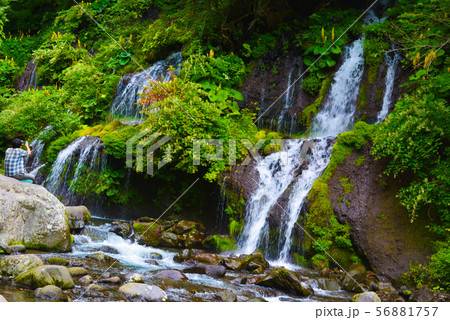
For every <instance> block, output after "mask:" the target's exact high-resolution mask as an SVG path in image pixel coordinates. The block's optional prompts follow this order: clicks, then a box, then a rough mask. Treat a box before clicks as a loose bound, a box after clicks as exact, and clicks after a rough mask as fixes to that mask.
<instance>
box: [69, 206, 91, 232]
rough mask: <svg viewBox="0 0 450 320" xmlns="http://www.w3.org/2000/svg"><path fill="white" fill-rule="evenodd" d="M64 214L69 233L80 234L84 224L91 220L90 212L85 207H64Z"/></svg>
mask: <svg viewBox="0 0 450 320" xmlns="http://www.w3.org/2000/svg"><path fill="white" fill-rule="evenodd" d="M66 213H67V217H68V218H69V226H70V231H71V232H72V233H75V234H79V233H81V231H83V229H84V226H85V225H86V223H87V222H88V221H89V220H91V212H90V211H89V209H88V208H86V207H85V206H77V207H66Z"/></svg>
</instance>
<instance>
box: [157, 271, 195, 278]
mask: <svg viewBox="0 0 450 320" xmlns="http://www.w3.org/2000/svg"><path fill="white" fill-rule="evenodd" d="M154 277H155V278H160V279H170V280H176V281H178V280H187V279H188V278H187V277H186V276H185V275H184V273H183V272H181V271H179V270H163V271H160V272H158V273H157V274H155V275H154Z"/></svg>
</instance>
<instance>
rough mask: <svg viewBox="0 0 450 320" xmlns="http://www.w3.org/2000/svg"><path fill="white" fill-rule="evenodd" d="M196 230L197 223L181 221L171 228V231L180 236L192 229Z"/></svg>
mask: <svg viewBox="0 0 450 320" xmlns="http://www.w3.org/2000/svg"><path fill="white" fill-rule="evenodd" d="M196 228H197V223H195V222H193V221H187V220H181V221H180V222H178V223H177V224H176V225H175V227H174V228H173V231H174V232H175V233H176V234H178V235H180V234H183V233H186V232H189V231H191V230H193V229H196Z"/></svg>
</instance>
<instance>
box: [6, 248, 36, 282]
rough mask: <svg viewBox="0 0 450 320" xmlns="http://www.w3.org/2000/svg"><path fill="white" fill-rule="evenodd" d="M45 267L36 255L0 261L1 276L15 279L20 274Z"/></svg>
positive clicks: (13, 257)
mask: <svg viewBox="0 0 450 320" xmlns="http://www.w3.org/2000/svg"><path fill="white" fill-rule="evenodd" d="M42 265H44V263H43V262H42V260H41V258H39V257H38V256H36V255H34V254H22V255H17V256H8V257H5V258H3V259H1V260H0V276H1V277H5V278H15V277H16V276H18V275H19V274H21V273H23V272H25V271H28V270H31V269H33V268H36V267H39V266H42Z"/></svg>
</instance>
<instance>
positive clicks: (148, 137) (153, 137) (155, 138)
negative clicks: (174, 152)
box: [126, 129, 172, 176]
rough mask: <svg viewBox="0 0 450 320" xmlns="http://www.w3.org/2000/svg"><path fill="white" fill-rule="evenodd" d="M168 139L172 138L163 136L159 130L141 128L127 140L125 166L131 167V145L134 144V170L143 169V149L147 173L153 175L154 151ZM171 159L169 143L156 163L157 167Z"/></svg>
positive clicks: (159, 167)
mask: <svg viewBox="0 0 450 320" xmlns="http://www.w3.org/2000/svg"><path fill="white" fill-rule="evenodd" d="M170 139H172V138H171V137H168V136H164V135H163V134H161V133H159V132H154V133H151V132H150V130H149V129H145V130H142V131H141V132H139V133H138V134H136V135H135V136H133V137H131V138H130V139H128V140H127V143H126V148H127V150H126V154H127V161H126V166H127V167H128V168H132V167H133V148H134V147H133V146H134V145H136V172H143V171H144V151H145V152H146V158H147V174H148V175H150V176H153V174H154V169H153V161H154V152H155V151H156V150H158V149H159V148H161V147H162V146H163V145H164V144H166V143H167V142H168V141H169V140H170ZM136 143H137V144H136ZM171 160H172V158H171V148H170V145H169V146H167V148H166V150H165V155H164V157H163V159H162V160H161V161H160V162H159V163H158V169H161V168H162V167H163V166H165V165H166V164H168V163H169V162H170V161H171Z"/></svg>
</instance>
